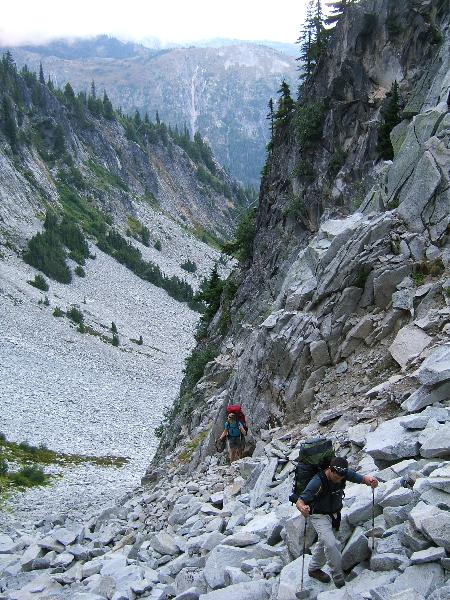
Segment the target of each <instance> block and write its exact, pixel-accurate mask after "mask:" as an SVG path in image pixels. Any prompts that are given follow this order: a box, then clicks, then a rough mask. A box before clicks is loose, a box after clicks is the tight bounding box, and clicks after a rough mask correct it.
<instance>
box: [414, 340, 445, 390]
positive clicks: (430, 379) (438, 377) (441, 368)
mask: <svg viewBox="0 0 450 600" xmlns="http://www.w3.org/2000/svg"><path fill="white" fill-rule="evenodd" d="M416 377H417V379H418V380H419V381H420V383H421V384H423V385H427V386H433V385H437V384H439V383H442V382H444V381H448V380H449V379H450V344H445V345H443V346H440V347H439V348H437V349H436V350H434V351H433V352H432V353H431V354H430V355H429V356H428V357H427V358H426V359H425V360H424V361H423V363H422V365H421V367H420V368H419V369H418V370H417V371H416Z"/></svg>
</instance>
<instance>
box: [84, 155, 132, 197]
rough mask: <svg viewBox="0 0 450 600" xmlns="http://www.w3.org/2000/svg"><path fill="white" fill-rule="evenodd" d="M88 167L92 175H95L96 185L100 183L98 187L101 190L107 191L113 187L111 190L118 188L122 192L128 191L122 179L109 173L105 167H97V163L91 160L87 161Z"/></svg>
mask: <svg viewBox="0 0 450 600" xmlns="http://www.w3.org/2000/svg"><path fill="white" fill-rule="evenodd" d="M88 165H89V168H90V169H91V171H92V173H94V175H96V177H97V180H98V183H100V187H101V188H102V189H104V190H108V189H109V188H111V187H113V188H114V187H116V188H120V189H122V190H124V191H128V186H127V184H126V183H125V182H124V181H123V179H122V178H121V177H120V176H119V175H116V174H115V173H111V171H109V170H108V169H106V168H105V167H102V166H101V165H99V164H98V163H96V162H95V161H93V160H92V159H89V161H88Z"/></svg>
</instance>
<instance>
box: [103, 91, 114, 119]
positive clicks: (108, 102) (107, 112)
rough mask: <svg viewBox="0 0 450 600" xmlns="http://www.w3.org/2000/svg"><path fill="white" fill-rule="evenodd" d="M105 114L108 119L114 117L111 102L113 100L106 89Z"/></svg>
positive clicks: (104, 93) (104, 92) (104, 94)
mask: <svg viewBox="0 0 450 600" xmlns="http://www.w3.org/2000/svg"><path fill="white" fill-rule="evenodd" d="M103 115H104V116H105V118H106V119H109V120H110V121H112V120H113V119H114V109H113V105H112V104H111V100H110V99H109V98H108V96H107V94H106V90H104V91H103Z"/></svg>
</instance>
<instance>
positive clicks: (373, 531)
mask: <svg viewBox="0 0 450 600" xmlns="http://www.w3.org/2000/svg"><path fill="white" fill-rule="evenodd" d="M374 549H375V488H372V552H373V551H374Z"/></svg>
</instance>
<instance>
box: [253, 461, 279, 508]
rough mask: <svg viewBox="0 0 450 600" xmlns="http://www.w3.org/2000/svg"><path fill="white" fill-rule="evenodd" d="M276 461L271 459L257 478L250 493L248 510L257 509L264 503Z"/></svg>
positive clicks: (276, 464) (275, 467)
mask: <svg viewBox="0 0 450 600" xmlns="http://www.w3.org/2000/svg"><path fill="white" fill-rule="evenodd" d="M277 466H278V459H276V458H272V459H270V460H269V463H268V464H267V465H266V466H265V467H264V470H263V471H262V473H261V475H260V476H259V477H258V479H257V481H256V483H255V487H254V488H253V489H252V491H251V492H250V508H258V507H259V506H261V505H262V504H264V502H265V501H266V496H267V492H268V491H269V489H270V484H271V483H272V479H273V477H274V475H275V471H276V469H277Z"/></svg>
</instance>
